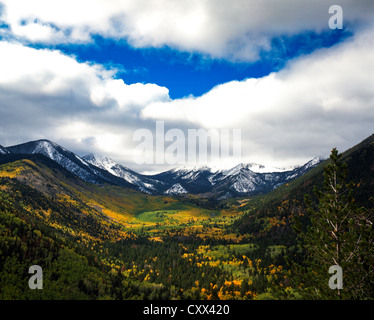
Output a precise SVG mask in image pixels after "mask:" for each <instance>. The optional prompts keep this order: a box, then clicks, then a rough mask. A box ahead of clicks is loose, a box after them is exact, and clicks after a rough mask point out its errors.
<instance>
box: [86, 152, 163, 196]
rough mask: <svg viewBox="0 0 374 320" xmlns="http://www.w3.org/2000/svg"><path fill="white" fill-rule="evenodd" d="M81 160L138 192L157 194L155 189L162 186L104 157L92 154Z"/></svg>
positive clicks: (158, 182)
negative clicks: (125, 182)
mask: <svg viewBox="0 0 374 320" xmlns="http://www.w3.org/2000/svg"><path fill="white" fill-rule="evenodd" d="M82 159H83V160H84V161H86V162H88V163H90V164H91V165H94V166H96V167H98V168H100V169H103V170H106V171H107V172H109V173H110V174H112V175H114V176H116V177H118V178H121V179H124V180H125V181H127V182H128V183H130V184H132V185H135V186H137V187H139V190H141V191H143V192H147V193H152V192H155V191H156V192H157V189H158V188H159V187H160V184H162V183H161V182H160V181H157V180H153V179H150V178H148V177H147V176H144V175H141V174H139V173H137V172H135V171H133V170H131V169H129V168H127V167H125V166H122V165H120V164H118V163H116V162H115V161H113V160H112V159H110V158H108V157H106V156H98V155H94V154H92V153H91V154H89V155H86V156H84V157H82Z"/></svg>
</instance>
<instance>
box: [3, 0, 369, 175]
mask: <svg viewBox="0 0 374 320" xmlns="http://www.w3.org/2000/svg"><path fill="white" fill-rule="evenodd" d="M0 2H1V0H0ZM334 2H336V4H339V3H340V4H342V5H344V14H345V17H346V19H347V20H345V21H347V22H348V21H350V22H351V23H353V22H354V21H355V19H359V20H360V21H361V22H362V23H363V24H364V23H365V22H367V20H368V17H369V16H370V15H372V14H373V12H374V11H373V10H372V11H370V10H369V9H370V7H371V6H372V4H373V2H372V1H365V0H362V1H354V2H353V1H348V0H345V1H340V2H339V1H334ZM2 3H4V7H3V10H2V18H1V19H2V20H3V21H5V23H6V24H7V25H8V26H9V29H7V28H3V29H0V30H3V31H2V33H3V34H5V33H8V35H10V34H12V37H10V38H6V37H5V39H8V40H3V41H0V70H1V72H0V105H1V107H0V137H1V141H0V144H1V145H5V146H7V145H11V144H15V143H22V142H25V141H29V140H32V139H40V138H47V139H51V140H54V141H56V142H57V143H60V144H62V145H64V146H65V147H67V148H71V149H72V150H73V151H76V152H78V153H79V154H80V155H83V154H84V153H88V152H97V153H103V154H107V155H109V156H111V157H113V158H114V159H115V160H117V161H119V162H121V163H124V164H126V165H129V166H130V167H131V163H133V160H134V159H133V152H134V148H135V147H136V146H135V145H134V142H133V134H134V132H135V131H136V130H137V129H139V128H147V129H149V130H151V131H152V132H154V131H155V121H156V120H164V121H165V126H166V128H165V130H168V129H172V128H178V129H181V130H182V131H183V132H185V133H187V130H188V129H198V128H203V129H210V128H211V129H221V128H227V129H237V128H238V129H241V132H242V156H243V158H242V161H244V162H259V163H264V164H271V165H274V166H288V165H295V164H301V163H302V162H304V161H306V160H308V159H310V158H311V157H314V156H316V155H321V153H322V154H323V155H327V154H328V153H329V151H330V150H331V148H332V147H334V146H336V147H338V148H339V150H341V151H342V150H345V149H346V148H348V147H350V146H352V145H353V144H355V143H357V142H360V141H361V140H362V139H364V138H365V137H366V136H368V135H370V134H372V133H373V132H372V130H373V129H372V124H373V123H374V86H373V76H372V75H373V74H374V70H373V69H374V65H373V58H372V57H373V56H374V43H373V39H374V31H373V29H372V28H369V27H367V26H366V29H365V28H364V27H362V28H360V29H359V30H358V31H356V32H355V33H354V35H353V37H352V38H349V39H346V40H345V41H344V42H343V43H340V44H337V45H335V46H333V47H331V48H328V49H319V50H317V51H314V52H313V53H312V54H309V55H306V56H300V57H299V58H297V59H294V60H292V61H289V62H288V64H287V65H286V66H285V68H284V69H282V70H280V71H278V72H274V73H271V74H270V75H268V76H266V77H263V78H258V79H254V78H248V79H245V80H243V81H230V82H228V83H223V84H221V85H218V86H216V87H215V88H213V89H212V90H210V91H209V92H207V93H206V94H204V95H202V96H200V97H187V98H184V99H176V100H173V99H171V98H170V97H169V91H168V88H165V87H162V86H159V85H157V84H151V83H145V84H143V83H135V84H126V83H125V82H124V81H123V80H121V79H118V78H117V77H116V70H115V69H108V68H106V67H105V66H102V65H99V64H95V63H89V62H78V61H77V59H76V58H75V57H73V56H68V55H66V54H63V53H62V52H61V51H58V50H52V49H36V48H32V47H28V45H29V44H30V42H38V41H40V42H46V43H50V44H53V43H59V42H69V43H72V42H83V43H84V42H87V41H91V40H90V39H91V36H92V35H94V34H101V35H103V36H105V37H112V38H118V39H120V38H126V39H127V40H128V41H129V42H131V43H132V44H133V45H134V46H138V47H142V46H155V47H157V46H163V45H169V46H172V47H175V48H178V49H180V50H187V51H198V52H201V53H204V54H208V55H211V56H213V57H224V58H228V59H239V60H251V59H256V57H257V55H258V54H259V51H260V50H261V49H264V48H265V49H266V48H269V41H270V40H271V38H272V37H273V36H276V35H279V34H291V35H292V34H299V33H300V32H302V30H315V31H318V30H322V29H323V28H326V26H327V20H328V17H329V16H328V14H327V9H326V3H327V2H326V1H322V0H320V1H319V0H318V1H315V2H313V5H311V2H304V1H303V2H302V4H300V3H301V2H299V1H297V2H295V1H291V0H285V1H283V2H282V3H280V2H279V1H270V0H268V1H257V0H256V1H245V2H240V1H233V2H230V6H227V5H224V2H221V1H214V2H211V1H208V0H207V1H204V2H203V1H198V2H194V1H178V2H176V1H166V0H163V1H161V0H160V1H157V2H156V1H147V2H144V1H141V0H139V1H136V2H135V1H126V2H116V1H113V2H112V1H111V2H107V1H105V5H104V2H103V1H99V0H95V1H89V2H87V1H74V2H73V1H70V0H66V1H64V2H60V1H53V4H52V1H42V0H36V1H32V4H31V2H30V1H21V0H12V1H6V0H3V1H2ZM225 3H227V2H225ZM270 3H271V4H272V5H271V6H270V5H269V4H270ZM353 3H354V4H355V6H353ZM146 4H147V5H146ZM265 4H266V5H267V6H265ZM322 4H323V5H322ZM325 9H326V10H325ZM348 9H349V10H348ZM85 12H87V14H82V13H85ZM305 12H307V13H305ZM10 39H12V40H10ZM218 160H223V161H225V160H226V159H218ZM143 169H148V170H154V166H152V165H151V166H149V167H144V168H143Z"/></svg>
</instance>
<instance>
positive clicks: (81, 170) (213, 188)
mask: <svg viewBox="0 0 374 320" xmlns="http://www.w3.org/2000/svg"><path fill="white" fill-rule="evenodd" d="M0 152H1V154H9V153H10V154H42V155H44V156H46V157H48V158H49V159H51V160H53V161H55V162H57V163H58V164H60V165H61V166H62V167H64V168H65V169H66V170H68V171H69V172H72V173H73V174H75V175H77V176H78V177H79V178H81V179H82V180H84V181H86V182H90V183H94V184H101V183H110V184H114V185H119V186H122V187H128V188H132V189H137V190H139V191H142V192H145V193H148V194H158V195H161V194H164V195H179V194H196V195H201V196H203V197H210V198H216V199H217V200H221V199H225V198H228V197H237V196H243V195H256V194H263V193H267V192H269V191H271V190H273V189H274V188H277V187H278V186H280V185H282V184H283V183H286V182H288V181H290V180H292V179H295V178H297V177H299V176H300V175H303V174H304V173H305V172H307V171H308V170H310V169H311V168H313V167H314V166H316V165H317V164H319V163H320V162H322V161H323V160H324V159H322V158H320V157H315V158H313V159H312V160H310V161H308V162H307V163H306V164H304V165H303V166H298V167H295V168H294V169H292V170H291V169H288V170H287V169H280V168H275V170H277V171H275V172H266V171H267V170H266V168H267V167H266V166H263V165H260V164H254V163H247V164H245V163H241V164H238V165H236V166H235V167H233V168H231V169H228V170H214V169H212V168H209V167H208V166H203V167H199V168H197V167H195V168H191V169H188V168H174V169H171V170H168V171H165V172H161V173H159V174H154V175H144V174H140V173H137V172H136V171H134V170H131V169H129V168H127V167H126V166H123V165H121V164H118V163H116V162H115V161H113V160H112V159H111V158H109V157H107V156H104V155H95V154H93V153H90V154H88V155H85V156H83V157H80V156H78V155H76V154H75V153H73V152H71V151H69V150H68V149H66V148H64V147H62V146H60V145H58V144H57V143H55V142H52V141H49V140H47V139H41V140H36V141H29V142H26V143H22V144H18V145H14V146H10V147H6V148H5V147H1V148H0ZM272 168H273V167H272ZM252 169H253V170H255V171H253V170H252Z"/></svg>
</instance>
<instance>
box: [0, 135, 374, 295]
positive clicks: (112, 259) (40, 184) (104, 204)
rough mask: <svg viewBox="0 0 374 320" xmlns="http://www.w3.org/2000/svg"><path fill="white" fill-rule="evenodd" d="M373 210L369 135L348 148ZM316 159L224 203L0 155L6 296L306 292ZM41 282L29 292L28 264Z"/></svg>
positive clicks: (373, 148)
mask: <svg viewBox="0 0 374 320" xmlns="http://www.w3.org/2000/svg"><path fill="white" fill-rule="evenodd" d="M342 160H344V161H346V162H347V164H348V177H349V179H350V180H351V181H353V183H354V185H355V198H356V201H357V204H359V205H365V206H367V207H369V206H370V204H371V202H370V200H369V199H370V197H372V196H373V191H372V190H373V181H374V136H371V137H369V138H368V139H366V140H365V141H363V142H362V143H360V144H358V145H357V146H355V147H353V148H351V149H349V150H347V151H346V152H344V154H343V157H342ZM326 163H327V162H324V163H321V164H320V165H318V166H316V167H314V168H313V169H311V170H310V171H308V172H307V173H306V174H304V175H303V176H301V177H299V178H297V179H295V180H292V181H289V182H287V183H286V184H283V185H282V186H280V187H279V188H277V189H275V190H273V191H272V192H270V193H268V194H266V195H260V196H254V197H245V198H239V199H237V198H236V199H235V198H233V199H227V200H221V201H220V202H216V201H213V200H212V199H207V198H199V197H198V196H196V195H183V196H180V197H177V198H176V197H171V196H154V195H149V194H147V193H144V192H140V191H137V190H134V189H132V188H124V187H121V186H118V185H114V184H112V183H110V182H106V181H105V180H104V181H101V183H99V184H98V183H90V182H87V181H84V180H82V179H80V178H79V177H78V176H77V175H76V174H74V173H72V172H70V171H69V170H67V169H66V168H64V167H63V166H62V165H60V164H58V163H56V161H53V160H51V159H50V158H49V157H47V156H45V155H41V154H29V155H25V154H23V155H21V154H4V155H2V156H1V158H0V252H1V255H0V284H1V286H0V288H1V289H0V299H223V300H225V299H239V300H246V299H269V298H272V299H273V298H275V299H300V298H302V297H303V294H304V292H303V289H302V288H300V284H299V283H297V282H295V281H296V280H295V278H294V275H293V272H294V268H295V266H297V265H299V264H302V263H303V261H304V259H305V256H304V249H303V247H302V245H301V243H300V241H299V240H298V238H297V236H296V233H295V232H294V229H293V225H294V223H295V219H299V220H300V221H302V223H304V225H307V224H308V223H309V219H310V217H309V216H308V215H307V213H306V211H305V205H304V201H303V198H304V194H306V193H309V194H312V189H313V186H314V185H316V186H320V185H321V183H322V179H323V167H324V166H325V165H326ZM33 264H37V265H40V266H42V268H43V270H44V271H45V278H44V281H45V282H44V288H43V290H40V291H34V290H30V289H28V287H27V280H28V278H29V275H28V268H29V266H30V265H33Z"/></svg>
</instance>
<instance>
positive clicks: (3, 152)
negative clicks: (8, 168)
mask: <svg viewBox="0 0 374 320" xmlns="http://www.w3.org/2000/svg"><path fill="white" fill-rule="evenodd" d="M7 153H9V151H8V150H7V149H6V148H4V147H3V146H1V145H0V154H7Z"/></svg>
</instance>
